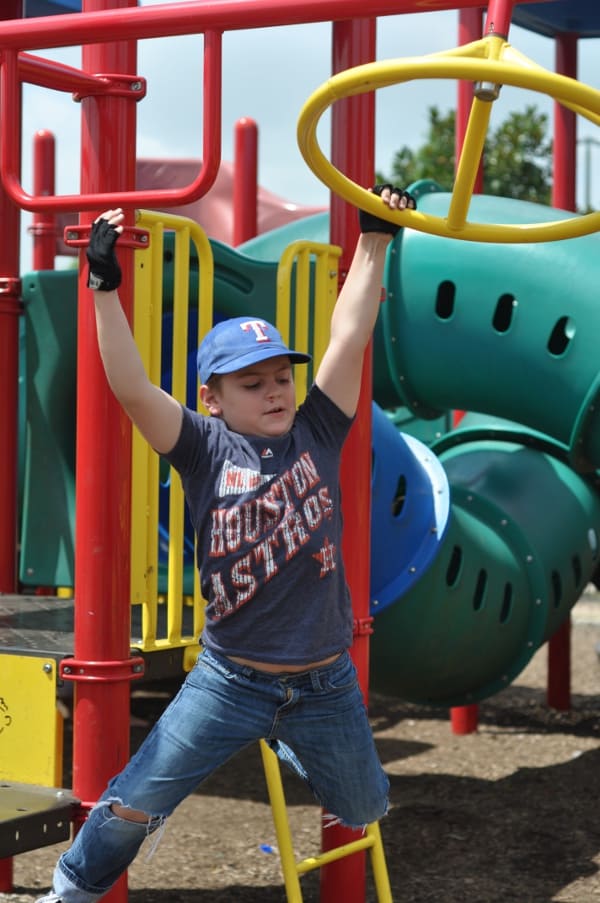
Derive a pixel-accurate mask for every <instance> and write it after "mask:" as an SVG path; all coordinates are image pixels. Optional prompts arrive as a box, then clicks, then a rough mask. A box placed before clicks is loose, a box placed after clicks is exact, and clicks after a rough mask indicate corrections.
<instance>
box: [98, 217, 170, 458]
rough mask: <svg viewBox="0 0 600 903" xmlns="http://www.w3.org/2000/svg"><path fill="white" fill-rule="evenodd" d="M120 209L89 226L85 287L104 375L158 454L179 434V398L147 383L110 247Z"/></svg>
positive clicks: (118, 231) (118, 227)
mask: <svg viewBox="0 0 600 903" xmlns="http://www.w3.org/2000/svg"><path fill="white" fill-rule="evenodd" d="M122 222H123V211H122V210H121V209H117V210H108V211H107V212H106V213H104V214H102V216H101V217H99V218H98V219H97V220H96V221H95V222H94V223H93V225H92V233H91V237H90V244H89V246H88V249H87V258H88V261H89V266H90V271H89V277H88V286H89V288H91V289H92V290H93V292H94V305H95V311H96V330H97V334H98V347H99V349H100V356H101V358H102V363H103V365H104V370H105V373H106V377H107V379H108V382H109V385H110V387H111V389H112V391H113V392H114V394H115V396H116V398H117V400H118V401H119V402H120V404H121V405H122V407H123V408H124V410H125V411H126V413H127V414H128V416H129V417H130V418H131V420H132V421H133V423H135V425H136V426H137V428H138V429H139V431H140V432H141V433H142V435H143V436H144V438H145V439H146V440H147V441H148V442H149V443H150V445H151V446H152V447H153V448H154V449H156V451H157V452H159V453H166V452H168V451H170V450H171V449H172V448H173V446H174V445H175V442H176V441H177V439H178V437H179V432H180V430H181V420H182V412H181V406H180V405H179V402H178V401H176V400H175V399H174V398H172V397H171V396H170V395H168V394H167V393H166V392H164V391H163V390H162V389H161V388H160V387H159V386H155V385H154V384H153V383H151V382H150V380H149V379H148V376H147V374H146V370H145V368H144V365H143V363H142V359H141V357H140V354H139V351H138V349H137V346H136V344H135V341H134V338H133V335H132V332H131V328H130V326H129V322H128V320H127V317H126V316H125V312H124V311H123V308H122V307H121V302H120V301H119V296H118V294H117V288H118V287H119V285H120V283H121V269H120V267H119V263H118V261H117V257H116V254H115V250H114V246H115V243H116V241H117V239H118V237H119V235H120V234H121V232H122V231H123V227H122V225H121V223H122Z"/></svg>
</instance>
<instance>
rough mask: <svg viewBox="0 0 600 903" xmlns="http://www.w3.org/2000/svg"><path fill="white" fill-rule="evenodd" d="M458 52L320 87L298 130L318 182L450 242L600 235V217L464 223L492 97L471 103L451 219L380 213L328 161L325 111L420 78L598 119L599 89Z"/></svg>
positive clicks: (372, 68) (377, 68) (387, 64)
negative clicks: (503, 93)
mask: <svg viewBox="0 0 600 903" xmlns="http://www.w3.org/2000/svg"><path fill="white" fill-rule="evenodd" d="M484 43H485V39H482V41H480V42H476V43H475V44H473V45H469V46H470V47H471V48H481V47H482V46H483V45H484ZM507 47H509V45H507V44H505V43H503V45H502V47H501V52H502V50H504V49H505V48H507ZM452 53H454V54H456V55H452ZM460 53H461V51H460V50H458V51H451V52H448V53H441V54H432V55H431V56H427V57H408V58H405V59H398V60H388V61H384V62H377V63H367V64H366V65H363V66H357V67H355V68H353V69H347V70H346V71H345V72H340V73H339V74H337V75H334V76H332V77H331V78H330V79H329V80H328V81H327V82H325V83H324V84H323V85H321V87H320V88H317V90H316V91H315V92H314V93H313V94H312V95H311V96H310V97H309V98H308V100H307V101H306V103H305V104H304V106H303V108H302V110H301V112H300V116H299V119H298V128H297V138H298V146H299V148H300V152H301V153H302V156H303V157H304V159H305V161H306V163H307V165H308V166H309V167H310V169H311V170H312V171H313V172H314V174H315V175H316V176H317V178H319V179H320V180H321V181H322V182H323V183H324V184H325V185H327V187H328V188H329V189H330V190H331V191H333V192H335V193H336V194H338V195H339V196H340V197H342V198H343V199H344V200H345V201H347V202H348V203H349V204H353V205H354V206H355V207H357V208H360V209H363V210H366V211H367V212H369V213H372V214H373V215H375V216H380V217H384V218H385V219H388V220H390V221H391V222H395V223H398V225H401V226H407V227H409V228H411V229H416V230H418V231H420V232H427V233H429V234H432V235H439V236H443V237H446V238H460V239H464V240H466V241H481V242H500V243H510V242H515V243H525V242H541V241H557V240H559V239H565V238H575V237H577V236H580V235H588V234H589V233H591V232H596V231H598V230H600V212H594V213H589V214H586V215H583V216H573V217H570V218H567V219H562V220H556V221H552V222H545V223H521V224H517V225H515V224H493V223H476V222H468V221H467V219H466V214H467V212H468V206H469V203H470V200H471V196H472V192H473V185H474V182H475V176H476V172H477V168H478V165H479V160H480V159H481V153H482V150H483V142H484V139H485V134H486V130H487V124H488V121H489V113H490V109H491V103H490V102H489V100H487V99H486V100H480V99H478V98H477V97H475V99H474V101H473V106H472V108H471V115H470V118H469V124H468V127H467V133H466V135H465V142H464V145H463V149H462V154H461V159H460V161H459V164H458V168H457V177H456V182H455V186H454V191H453V194H452V199H451V203H450V209H449V212H448V216H447V217H438V216H431V215H429V214H425V213H422V212H420V211H418V210H403V211H390V210H388V209H387V208H384V210H382V205H381V202H380V201H379V200H378V198H377V197H375V196H374V195H373V194H372V193H371V192H369V191H367V190H366V189H365V188H362V187H361V186H359V185H357V184H356V183H355V182H353V181H352V180H351V179H348V178H347V177H346V176H345V175H343V173H341V172H340V171H339V170H338V169H336V168H335V166H333V164H332V163H330V161H329V160H328V159H327V158H326V157H325V155H324V154H323V152H322V151H321V148H320V147H319V144H318V142H317V138H316V132H317V126H318V124H319V120H320V118H321V116H322V115H323V113H324V112H325V111H326V110H327V109H328V108H329V107H330V106H331V105H332V104H333V103H334V102H335V101H337V100H341V99H342V98H346V97H352V96H355V95H358V94H366V93H367V92H369V91H374V90H375V89H377V88H385V87H389V86H391V85H396V84H400V83H402V82H406V81H412V80H416V79H465V80H467V81H472V82H475V83H478V82H479V83H481V82H484V83H485V84H486V85H494V84H497V85H513V86H514V87H520V88H527V89H530V90H532V91H537V92H538V93H542V94H546V95H548V96H549V97H552V98H553V99H554V100H556V101H558V102H559V103H561V104H563V105H564V106H567V107H569V108H570V109H572V110H574V111H575V112H577V113H579V114H581V115H583V116H585V117H586V118H589V119H591V120H592V121H594V122H597V121H598V120H599V117H600V92H599V91H596V90H595V89H594V88H590V87H589V86H587V85H584V84H582V83H580V82H578V81H576V80H575V79H571V78H567V77H566V76H563V75H557V74H555V73H551V72H548V71H547V70H545V69H543V68H541V67H538V66H537V65H536V64H533V63H531V64H530V65H529V66H528V65H522V64H521V63H519V64H516V63H510V62H504V61H502V60H499V59H489V58H488V59H482V58H481V57H480V58H469V57H464V56H462V55H460ZM523 59H526V58H523ZM527 62H528V61H527Z"/></svg>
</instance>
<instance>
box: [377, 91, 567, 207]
mask: <svg viewBox="0 0 600 903" xmlns="http://www.w3.org/2000/svg"><path fill="white" fill-rule="evenodd" d="M455 126H456V115H455V113H454V111H453V110H450V111H449V112H448V113H446V114H445V115H441V114H440V112H439V110H438V108H437V107H435V106H433V107H430V108H429V133H428V137H427V140H426V142H425V144H423V145H422V146H421V147H420V148H419V149H418V150H416V151H413V150H411V149H410V148H409V147H406V146H404V147H402V148H400V150H399V151H397V153H396V154H395V155H394V159H393V162H392V176H391V178H388V177H386V176H383V175H381V174H378V176H377V180H378V181H379V182H393V183H394V184H398V185H409V184H410V183H411V182H415V181H416V180H417V179H433V180H434V181H435V182H438V184H439V185H441V187H442V188H444V189H445V190H446V191H450V190H451V188H452V185H453V183H454V171H455V161H456V155H455V147H454V134H455ZM547 127H548V117H547V115H546V114H545V113H540V112H539V111H538V110H536V108H535V107H534V106H529V107H527V108H526V109H525V111H524V112H522V113H517V112H512V113H510V114H509V115H508V117H507V118H506V119H505V120H504V121H503V122H502V123H500V125H499V126H498V127H497V128H496V129H494V130H488V134H487V137H486V140H485V146H484V156H483V167H484V168H483V193H484V194H491V195H497V196H501V197H509V198H516V199H517V200H521V201H535V202H536V203H538V204H549V203H550V191H551V178H552V143H551V141H549V140H548V138H547V134H546V132H547Z"/></svg>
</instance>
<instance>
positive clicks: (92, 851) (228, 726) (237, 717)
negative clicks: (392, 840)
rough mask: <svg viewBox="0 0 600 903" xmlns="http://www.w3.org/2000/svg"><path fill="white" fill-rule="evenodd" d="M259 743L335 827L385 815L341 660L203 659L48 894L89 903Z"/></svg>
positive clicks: (363, 718)
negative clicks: (300, 667)
mask: <svg viewBox="0 0 600 903" xmlns="http://www.w3.org/2000/svg"><path fill="white" fill-rule="evenodd" d="M261 738H264V739H265V740H266V741H267V743H269V745H270V746H271V748H272V749H273V750H274V751H275V752H276V753H277V755H278V756H279V758H280V760H281V761H283V762H285V763H286V764H287V765H288V766H289V767H291V768H292V769H293V770H294V771H295V772H296V773H297V774H299V775H300V776H301V777H302V778H303V779H304V780H305V781H306V782H307V783H308V785H309V786H310V788H311V790H312V791H313V793H314V795H315V797H316V799H317V801H318V802H319V803H320V804H321V806H323V808H324V809H325V810H326V812H328V813H330V814H331V816H333V817H334V818H335V820H337V821H340V822H341V823H342V824H345V825H348V826H351V827H362V826H363V825H365V824H368V823H370V822H373V821H377V819H379V818H380V817H381V816H382V815H384V814H385V812H386V810H387V794H388V789H389V782H388V779H387V777H386V775H385V773H384V771H383V768H382V767H381V764H380V762H379V757H378V755H377V751H376V749H375V744H374V741H373V736H372V733H371V728H370V725H369V721H368V718H367V713H366V709H365V706H364V703H363V699H362V694H361V691H360V688H359V686H358V682H357V677H356V670H355V668H354V665H353V663H352V660H351V658H350V656H349V654H348V653H343V654H342V655H341V656H340V657H339V658H338V659H337V660H336V661H335V662H333V663H332V664H330V665H327V666H325V667H323V668H319V669H314V670H311V671H304V672H302V673H300V674H293V673H288V674H268V673H265V672H262V671H257V670H255V669H253V668H248V667H246V666H243V665H238V664H236V663H235V662H232V661H231V660H230V659H228V658H224V657H222V656H219V655H216V654H215V653H213V652H210V651H208V650H204V651H203V652H202V653H201V655H200V656H199V657H198V661H197V663H196V665H195V667H194V669H193V670H192V671H191V672H190V673H189V674H188V676H187V677H186V679H185V681H184V683H183V685H182V687H181V689H180V691H179V693H178V694H177V696H176V697H175V698H174V699H173V701H172V702H171V703H170V705H169V706H168V707H167V709H165V711H164V713H163V714H162V716H161V718H160V719H159V721H158V722H157V723H156V725H155V726H154V728H153V729H152V731H151V732H150V733H149V734H148V737H147V738H146V740H145V741H144V743H143V744H142V746H141V747H140V749H139V750H138V751H137V753H136V754H135V755H134V756H133V757H132V758H131V760H130V762H129V763H128V765H127V766H126V767H125V768H124V770H123V771H122V772H121V773H120V774H119V775H117V777H115V778H113V780H112V781H111V782H110V784H109V785H108V787H107V789H106V791H105V793H104V794H103V795H102V797H101V799H100V801H99V802H98V804H97V805H96V806H95V807H94V808H93V809H92V811H91V812H90V815H89V818H88V819H87V821H86V822H85V824H84V825H83V827H82V829H81V830H80V831H79V833H78V834H77V836H76V838H75V840H74V841H73V844H72V846H71V847H70V849H69V850H67V852H66V853H64V854H63V855H62V856H61V858H60V859H59V861H58V864H57V866H56V870H55V873H54V882H53V890H54V892H55V893H56V894H57V895H58V896H59V897H60V898H61V899H62V900H63V903H92V901H94V900H98V899H99V898H100V897H102V896H103V895H104V894H105V893H106V892H107V891H108V890H109V889H110V887H111V886H112V885H113V884H114V882H115V881H116V880H117V878H118V877H119V875H120V874H121V873H122V872H123V871H124V870H125V869H126V868H127V867H128V866H129V865H130V864H131V862H132V861H133V859H134V858H135V856H136V854H137V852H138V850H139V848H140V846H141V844H142V842H143V840H144V839H145V837H146V836H147V835H148V834H150V833H152V832H153V831H154V830H156V829H157V828H160V827H161V826H162V824H163V823H164V822H165V820H166V818H167V817H168V816H169V815H170V814H171V813H172V812H173V810H174V809H175V807H176V806H177V805H178V803H180V802H181V801H182V800H183V799H184V798H185V797H186V796H188V795H189V794H190V793H192V791H194V790H195V789H196V788H197V786H198V784H200V782H201V781H203V780H204V778H207V777H208V776H209V775H210V774H211V773H212V772H213V771H215V769H217V768H218V767H219V766H220V765H222V764H223V763H224V762H226V761H227V760H228V759H229V758H231V756H233V755H234V754H235V753H237V752H238V751H239V750H241V749H243V748H244V747H245V746H248V745H249V744H250V743H254V742H256V741H257V740H259V739H261ZM112 803H119V804H120V805H122V806H125V807H128V808H131V809H134V810H138V811H142V812H144V813H146V814H148V816H149V820H148V823H141V824H140V823H135V822H133V821H130V820H126V819H124V818H120V817H119V816H117V815H115V814H114V813H113V812H112V809H111V808H110V806H111V804H112Z"/></svg>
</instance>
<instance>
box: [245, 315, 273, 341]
mask: <svg viewBox="0 0 600 903" xmlns="http://www.w3.org/2000/svg"><path fill="white" fill-rule="evenodd" d="M268 325H269V324H268V323H265V321H264V320H246V321H245V322H244V323H240V326H241V328H242V329H243V330H244V332H248V331H249V330H252V332H253V333H254V337H255V339H256V341H257V342H270V341H271V339H270V337H269V336H268V335H267V334H266V332H265V329H268Z"/></svg>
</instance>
